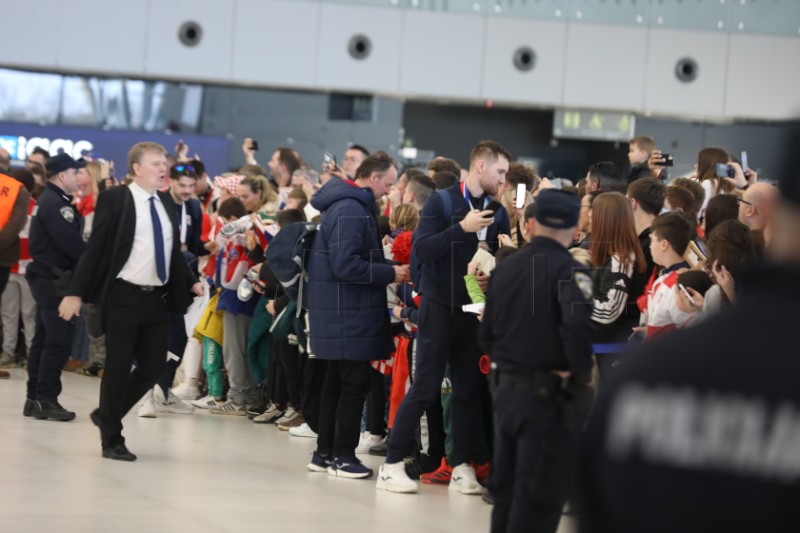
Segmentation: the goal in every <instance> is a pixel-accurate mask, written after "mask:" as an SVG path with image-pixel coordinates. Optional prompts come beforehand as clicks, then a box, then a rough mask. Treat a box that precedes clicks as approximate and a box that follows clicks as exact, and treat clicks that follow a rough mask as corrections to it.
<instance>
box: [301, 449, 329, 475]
mask: <svg viewBox="0 0 800 533" xmlns="http://www.w3.org/2000/svg"><path fill="white" fill-rule="evenodd" d="M332 464H333V458H332V457H331V456H330V455H323V454H321V453H319V452H316V451H315V452H314V455H312V456H311V462H310V463H308V465H306V468H308V469H309V470H311V471H312V472H327V471H328V467H330V466H331V465H332Z"/></svg>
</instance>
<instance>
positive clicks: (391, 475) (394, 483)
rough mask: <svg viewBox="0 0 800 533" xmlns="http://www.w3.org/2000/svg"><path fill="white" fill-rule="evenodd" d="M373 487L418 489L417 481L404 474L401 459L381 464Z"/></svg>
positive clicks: (410, 490) (391, 490) (413, 490)
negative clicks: (376, 481)
mask: <svg viewBox="0 0 800 533" xmlns="http://www.w3.org/2000/svg"><path fill="white" fill-rule="evenodd" d="M473 476H474V474H473ZM375 488H376V489H378V490H387V491H389V492H402V493H407V494H408V493H412V492H417V490H419V489H418V487H417V483H416V482H415V481H413V480H412V479H411V478H410V477H408V474H406V464H405V463H404V462H403V461H400V462H399V463H394V464H388V463H384V464H382V465H381V467H380V469H379V470H378V483H377V484H376V485H375Z"/></svg>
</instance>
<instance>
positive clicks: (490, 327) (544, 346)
mask: <svg viewBox="0 0 800 533" xmlns="http://www.w3.org/2000/svg"><path fill="white" fill-rule="evenodd" d="M480 343H481V346H482V347H483V349H484V351H485V352H486V353H487V354H488V355H489V356H490V357H491V358H492V361H493V362H494V363H497V366H498V369H499V370H500V372H501V373H515V374H532V373H534V371H536V370H568V371H570V372H571V375H572V378H573V380H575V381H577V382H578V383H580V384H586V383H588V382H589V381H590V379H591V373H592V283H591V278H590V277H589V275H588V273H587V272H586V270H585V269H584V267H582V266H581V265H580V264H579V263H578V262H577V261H575V260H574V259H573V258H572V256H571V255H570V253H569V252H568V251H567V249H566V248H564V247H563V246H562V245H561V244H559V243H558V242H556V241H554V240H552V239H549V238H546V237H535V238H534V239H533V240H532V241H531V243H530V244H529V245H528V246H525V247H523V248H522V249H520V250H519V251H517V252H514V253H513V254H511V255H509V256H507V257H506V258H505V259H503V261H502V262H501V263H499V264H498V265H497V268H495V269H494V271H493V272H492V277H491V279H490V280H489V290H488V291H487V294H486V308H485V310H484V312H483V322H482V324H481V331H480Z"/></svg>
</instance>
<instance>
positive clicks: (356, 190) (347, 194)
mask: <svg viewBox="0 0 800 533" xmlns="http://www.w3.org/2000/svg"><path fill="white" fill-rule="evenodd" d="M345 199H353V200H355V201H357V202H358V203H360V204H361V205H363V206H364V208H365V209H366V210H367V211H368V212H370V213H374V212H375V194H374V193H373V192H372V190H371V189H365V188H362V187H359V186H358V185H356V184H355V182H353V181H350V180H349V179H348V180H344V179H341V178H331V179H330V181H328V183H326V184H325V185H323V186H322V188H321V189H320V190H318V191H317V192H315V193H314V196H312V197H311V206H312V207H313V208H314V209H316V210H317V211H326V210H327V209H328V208H330V206H332V205H333V204H334V203H336V202H338V201H339V200H345Z"/></svg>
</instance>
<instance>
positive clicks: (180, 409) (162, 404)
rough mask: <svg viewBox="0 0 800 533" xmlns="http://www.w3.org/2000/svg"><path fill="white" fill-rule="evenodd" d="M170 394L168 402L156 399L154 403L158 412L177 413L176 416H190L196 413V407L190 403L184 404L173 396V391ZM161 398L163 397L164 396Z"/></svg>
mask: <svg viewBox="0 0 800 533" xmlns="http://www.w3.org/2000/svg"><path fill="white" fill-rule="evenodd" d="M168 394H169V396H168V397H167V399H166V400H164V401H162V400H159V399H156V400H155V401H154V402H153V403H154V405H155V407H156V411H158V412H163V413H175V414H176V415H190V414H192V413H194V407H192V406H191V405H189V404H188V403H184V402H183V401H182V400H181V399H180V398H177V397H176V396H175V395H174V394H172V391H170V392H169V393H168ZM161 396H163V394H162V395H161Z"/></svg>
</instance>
